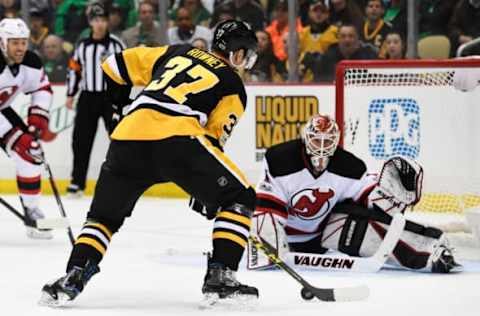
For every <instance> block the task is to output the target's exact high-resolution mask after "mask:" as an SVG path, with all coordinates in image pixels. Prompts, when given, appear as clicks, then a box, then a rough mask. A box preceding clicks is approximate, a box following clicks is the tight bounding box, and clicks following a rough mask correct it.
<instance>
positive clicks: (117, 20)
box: [108, 3, 125, 37]
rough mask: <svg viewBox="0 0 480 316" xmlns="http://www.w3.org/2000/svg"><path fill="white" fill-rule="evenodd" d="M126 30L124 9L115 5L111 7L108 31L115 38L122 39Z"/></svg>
mask: <svg viewBox="0 0 480 316" xmlns="http://www.w3.org/2000/svg"><path fill="white" fill-rule="evenodd" d="M124 29H125V20H124V19H123V11H122V8H121V7H120V6H119V5H117V4H116V3H114V4H112V6H111V7H110V12H109V14H108V31H109V32H110V33H111V34H113V35H115V36H118V37H121V36H122V32H123V30H124Z"/></svg>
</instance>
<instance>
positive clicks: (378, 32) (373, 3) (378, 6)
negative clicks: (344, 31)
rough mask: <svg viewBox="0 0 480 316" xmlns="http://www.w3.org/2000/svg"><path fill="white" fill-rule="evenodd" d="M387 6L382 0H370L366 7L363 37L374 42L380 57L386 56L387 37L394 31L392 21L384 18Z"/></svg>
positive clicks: (366, 41)
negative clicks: (386, 20) (385, 6)
mask: <svg viewBox="0 0 480 316" xmlns="http://www.w3.org/2000/svg"><path fill="white" fill-rule="evenodd" d="M384 13H385V8H384V4H383V1H382V0H368V1H367V5H366V7H365V15H366V17H367V18H366V20H365V23H364V25H363V32H362V33H361V34H362V36H361V39H362V41H363V42H364V43H369V44H372V46H373V47H375V49H376V50H377V52H378V57H379V58H385V51H386V48H385V37H386V35H387V34H388V33H390V32H391V31H392V26H391V25H390V23H388V22H385V21H384V20H383V15H384Z"/></svg>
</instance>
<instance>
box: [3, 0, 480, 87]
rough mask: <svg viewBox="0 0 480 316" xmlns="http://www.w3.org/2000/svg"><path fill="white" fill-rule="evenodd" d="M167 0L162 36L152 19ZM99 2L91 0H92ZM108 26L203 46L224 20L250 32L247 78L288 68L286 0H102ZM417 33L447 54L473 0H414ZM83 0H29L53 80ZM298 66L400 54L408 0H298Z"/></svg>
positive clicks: (307, 75) (318, 74) (139, 41)
mask: <svg viewBox="0 0 480 316" xmlns="http://www.w3.org/2000/svg"><path fill="white" fill-rule="evenodd" d="M160 1H166V2H168V30H167V38H166V39H165V38H164V36H163V34H164V33H163V30H161V29H160V25H159V22H158V20H159V14H158V10H159V4H160ZM97 2H98V0H97ZM102 2H103V3H104V4H105V7H106V8H107V9H108V28H109V32H110V33H111V34H114V35H116V36H117V37H118V38H120V39H121V40H122V41H123V43H125V45H126V46H127V47H134V46H141V45H143V46H150V47H154V46H160V45H164V44H180V43H191V44H193V45H194V46H196V47H200V48H203V49H208V48H209V46H210V43H211V40H212V29H213V28H214V26H215V25H216V24H217V23H218V22H220V21H223V20H225V19H230V18H235V19H240V20H243V21H246V22H248V23H249V24H250V25H251V26H252V28H253V29H254V30H255V31H256V35H257V38H258V41H259V58H258V61H257V63H256V65H255V67H254V68H253V69H251V70H250V71H248V72H246V73H243V74H242V75H243V76H244V77H245V80H246V81H247V82H282V81H285V80H286V78H287V73H288V65H287V59H288V53H287V52H288V45H289V43H288V1H286V0H103V1H102ZM21 3H22V1H20V0H0V17H1V18H4V17H22V12H23V11H24V10H22V7H21ZM418 3H419V7H418V15H419V21H418V30H419V38H420V39H422V38H427V37H431V36H442V38H444V39H445V40H446V41H447V42H448V44H449V46H448V49H449V52H448V55H449V56H454V54H455V51H456V49H457V48H458V47H459V46H460V45H461V44H464V43H467V42H469V41H471V40H473V39H475V38H477V37H479V36H480V0H418ZM88 4H89V1H87V0H63V1H62V0H30V1H29V8H28V10H29V12H28V15H29V18H30V19H29V26H30V28H31V38H30V48H31V49H32V50H34V51H36V52H37V53H38V54H39V55H40V56H41V57H42V58H43V60H44V63H45V69H46V71H47V72H48V74H49V77H50V80H51V81H52V82H64V81H65V78H66V73H67V67H68V59H69V55H71V54H72V51H73V49H74V47H75V43H76V42H77V41H78V40H79V39H81V38H83V37H87V36H90V28H89V24H88V21H87V17H86V14H85V13H86V8H87V6H88ZM297 4H298V6H297V7H298V12H297V21H296V33H297V35H298V36H297V37H298V48H299V55H298V56H297V60H298V65H299V67H298V71H299V77H300V80H301V81H302V82H319V81H330V80H333V79H334V73H335V65H336V63H337V62H339V61H340V60H343V59H402V58H405V54H406V49H407V47H406V40H405V39H406V32H407V23H410V22H407V0H297Z"/></svg>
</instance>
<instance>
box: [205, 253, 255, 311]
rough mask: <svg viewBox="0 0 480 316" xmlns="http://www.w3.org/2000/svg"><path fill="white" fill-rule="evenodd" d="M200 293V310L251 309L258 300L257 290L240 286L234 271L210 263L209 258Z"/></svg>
mask: <svg viewBox="0 0 480 316" xmlns="http://www.w3.org/2000/svg"><path fill="white" fill-rule="evenodd" d="M202 293H203V294H204V299H203V300H202V302H201V304H200V308H201V309H207V308H214V307H222V308H226V309H251V308H253V307H255V305H256V303H257V299H258V290H257V288H255V287H253V286H248V285H244V284H241V283H240V282H238V281H237V279H236V278H235V272H234V271H232V270H230V269H229V268H227V267H225V266H224V265H223V264H221V263H216V262H211V259H210V258H209V259H208V270H207V274H206V275H205V279H204V283H203V287H202Z"/></svg>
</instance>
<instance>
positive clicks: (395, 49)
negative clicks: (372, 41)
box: [385, 31, 406, 59]
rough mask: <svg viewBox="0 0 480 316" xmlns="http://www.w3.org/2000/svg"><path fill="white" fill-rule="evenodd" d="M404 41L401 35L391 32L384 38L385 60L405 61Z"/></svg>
mask: <svg viewBox="0 0 480 316" xmlns="http://www.w3.org/2000/svg"><path fill="white" fill-rule="evenodd" d="M405 53H406V49H405V41H404V40H403V36H402V34H400V33H399V32H396V31H392V32H390V33H388V34H387V36H386V37H385V58H386V59H405Z"/></svg>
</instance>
